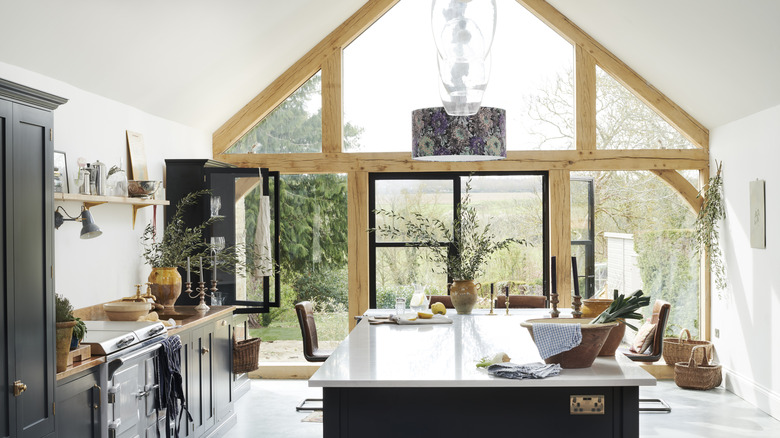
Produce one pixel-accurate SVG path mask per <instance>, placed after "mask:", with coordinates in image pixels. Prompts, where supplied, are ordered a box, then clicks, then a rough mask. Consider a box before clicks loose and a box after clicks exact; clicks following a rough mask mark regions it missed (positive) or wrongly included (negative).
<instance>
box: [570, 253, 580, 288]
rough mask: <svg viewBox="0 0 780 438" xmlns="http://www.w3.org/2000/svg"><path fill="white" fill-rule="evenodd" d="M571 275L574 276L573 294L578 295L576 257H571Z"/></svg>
mask: <svg viewBox="0 0 780 438" xmlns="http://www.w3.org/2000/svg"><path fill="white" fill-rule="evenodd" d="M571 275H572V276H573V277H574V296H575V297H578V296H580V277H578V276H577V257H572V258H571Z"/></svg>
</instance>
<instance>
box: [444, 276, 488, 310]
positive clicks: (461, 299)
mask: <svg viewBox="0 0 780 438" xmlns="http://www.w3.org/2000/svg"><path fill="white" fill-rule="evenodd" d="M447 286H448V287H449V288H450V297H451V298H452V306H453V307H455V311H456V312H458V315H470V314H471V310H472V309H473V308H474V305H476V304H477V291H479V290H480V289H481V288H482V285H481V284H479V283H475V282H474V280H454V281H453V282H452V283H451V284H448V285H447Z"/></svg>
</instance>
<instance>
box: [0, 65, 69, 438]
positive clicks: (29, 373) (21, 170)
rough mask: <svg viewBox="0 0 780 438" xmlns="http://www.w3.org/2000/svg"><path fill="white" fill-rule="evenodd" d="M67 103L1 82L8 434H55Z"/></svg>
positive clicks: (1, 363)
mask: <svg viewBox="0 0 780 438" xmlns="http://www.w3.org/2000/svg"><path fill="white" fill-rule="evenodd" d="M65 102H66V100H65V99H62V98H59V97H57V96H53V95H50V94H47V93H42V92H39V91H37V90H33V89H31V88H28V87H25V86H22V85H19V84H15V83H12V82H8V81H5V80H2V79H0V184H1V185H2V186H1V187H0V191H1V193H2V196H1V197H0V202H2V213H0V221H2V224H1V226H2V229H3V232H2V233H0V234H1V236H0V239H2V240H3V251H2V254H0V262H1V263H2V265H3V269H0V282H2V285H3V298H2V300H0V312H1V313H2V317H3V330H2V331H1V332H2V334H1V335H0V348H1V350H0V354H1V355H2V358H1V360H0V375H2V377H3V384H2V387H3V395H2V396H1V397H0V398H2V405H1V406H0V408H2V411H1V412H0V435H2V436H4V437H19V438H27V437H30V438H32V437H41V436H47V435H50V434H52V435H53V434H54V432H55V421H54V406H55V405H54V402H55V400H54V388H55V378H56V374H55V363H56V356H55V354H56V353H55V346H54V295H53V276H54V266H53V251H52V249H53V235H52V233H53V231H54V226H53V211H52V203H53V194H52V181H53V164H52V162H53V146H52V135H53V134H52V125H53V116H52V112H51V111H52V110H53V109H55V108H56V107H57V106H59V105H61V104H63V103H65Z"/></svg>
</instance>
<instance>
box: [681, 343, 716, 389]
mask: <svg viewBox="0 0 780 438" xmlns="http://www.w3.org/2000/svg"><path fill="white" fill-rule="evenodd" d="M697 350H701V352H702V353H703V354H704V357H702V359H701V363H699V364H698V365H697V364H696V359H695V357H696V351H697ZM722 379H723V377H722V373H721V367H720V365H710V364H709V358H708V356H707V348H706V347H705V346H704V345H697V346H695V347H693V349H692V350H691V358H690V360H689V361H688V362H687V363H686V362H677V363H676V364H674V383H676V384H677V386H679V387H680V388H687V389H712V388H714V387H716V386H718V385H720V382H721V381H722Z"/></svg>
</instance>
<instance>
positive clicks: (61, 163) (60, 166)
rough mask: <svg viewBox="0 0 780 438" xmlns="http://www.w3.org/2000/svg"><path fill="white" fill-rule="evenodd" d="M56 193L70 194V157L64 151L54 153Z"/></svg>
mask: <svg viewBox="0 0 780 438" xmlns="http://www.w3.org/2000/svg"><path fill="white" fill-rule="evenodd" d="M53 176H54V192H55V193H70V178H69V177H68V157H67V156H66V155H65V152H63V151H54V175H53Z"/></svg>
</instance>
